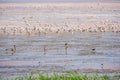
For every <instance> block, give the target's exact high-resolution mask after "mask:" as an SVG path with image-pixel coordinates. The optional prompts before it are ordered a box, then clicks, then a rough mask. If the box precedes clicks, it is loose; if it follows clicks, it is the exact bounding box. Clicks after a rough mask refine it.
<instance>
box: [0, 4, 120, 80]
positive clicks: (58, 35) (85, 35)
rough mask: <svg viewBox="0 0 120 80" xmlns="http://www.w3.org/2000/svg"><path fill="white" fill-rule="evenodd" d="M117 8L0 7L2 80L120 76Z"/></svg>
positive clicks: (56, 5) (1, 5)
mask: <svg viewBox="0 0 120 80" xmlns="http://www.w3.org/2000/svg"><path fill="white" fill-rule="evenodd" d="M119 9H120V5H119V3H112V2H111V3H108V2H105V3H97V2H96V3H87V2H86V3H34V4H33V3H0V78H6V76H8V78H9V77H12V76H19V75H24V74H26V73H38V72H39V71H43V72H65V71H69V70H72V71H78V72H80V73H81V72H90V73H92V72H99V73H115V74H116V73H119V72H120V18H119V17H120V10H119ZM66 43H67V45H65V44H66ZM66 46H67V48H66ZM66 52H67V53H66ZM113 75H114V74H113Z"/></svg>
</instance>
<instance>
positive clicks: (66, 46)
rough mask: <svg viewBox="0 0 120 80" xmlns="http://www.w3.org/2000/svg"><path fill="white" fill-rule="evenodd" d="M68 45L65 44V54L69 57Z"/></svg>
mask: <svg viewBox="0 0 120 80" xmlns="http://www.w3.org/2000/svg"><path fill="white" fill-rule="evenodd" d="M67 48H68V43H65V54H66V55H67Z"/></svg>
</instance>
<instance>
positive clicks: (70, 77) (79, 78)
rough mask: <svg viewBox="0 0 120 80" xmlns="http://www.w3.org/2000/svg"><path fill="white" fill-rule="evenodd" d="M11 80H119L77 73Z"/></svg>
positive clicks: (42, 75)
mask: <svg viewBox="0 0 120 80" xmlns="http://www.w3.org/2000/svg"><path fill="white" fill-rule="evenodd" d="M13 80H119V77H115V78H112V79H110V77H109V76H107V75H104V76H98V75H91V76H90V75H82V74H78V73H66V74H57V73H54V74H52V75H48V74H43V73H39V74H38V75H37V76H33V75H26V76H23V77H17V78H15V79H13Z"/></svg>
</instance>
